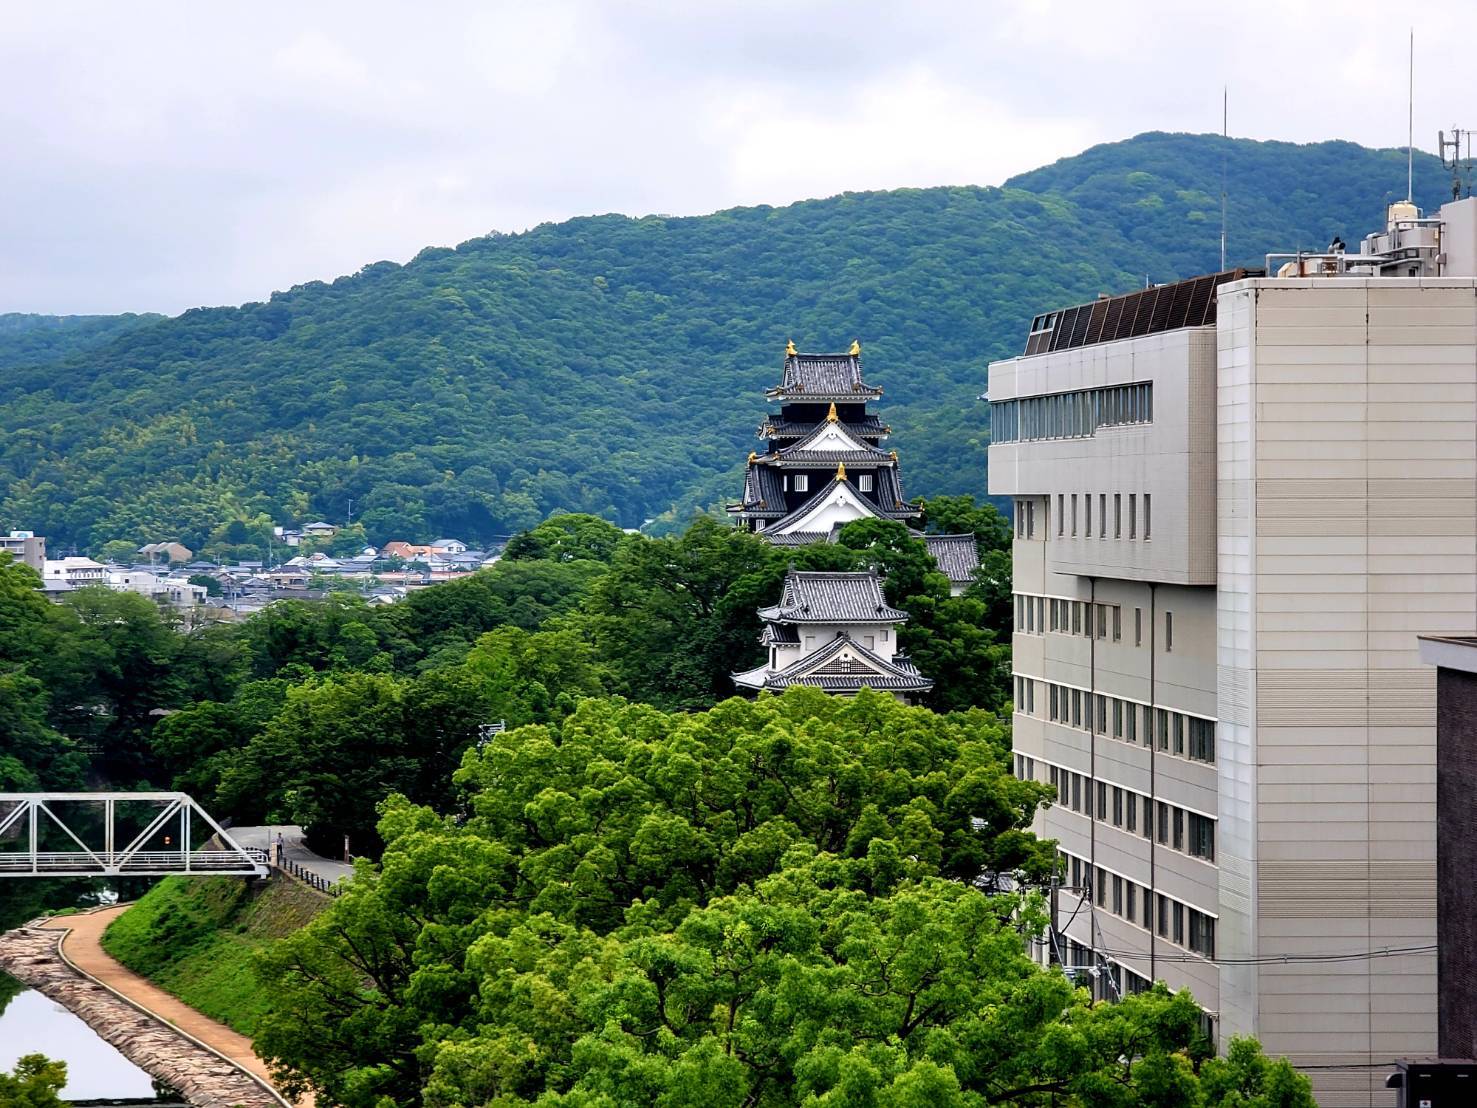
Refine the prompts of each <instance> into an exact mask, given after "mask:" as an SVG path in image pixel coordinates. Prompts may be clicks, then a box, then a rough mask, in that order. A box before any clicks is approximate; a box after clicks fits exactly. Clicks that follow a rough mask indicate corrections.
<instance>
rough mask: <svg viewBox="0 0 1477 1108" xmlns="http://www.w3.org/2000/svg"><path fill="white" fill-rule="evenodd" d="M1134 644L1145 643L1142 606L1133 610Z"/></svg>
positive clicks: (1141, 644) (1140, 644)
mask: <svg viewBox="0 0 1477 1108" xmlns="http://www.w3.org/2000/svg"><path fill="white" fill-rule="evenodd" d="M1133 645H1134V646H1143V645H1144V610H1143V609H1142V608H1135V609H1134V610H1133Z"/></svg>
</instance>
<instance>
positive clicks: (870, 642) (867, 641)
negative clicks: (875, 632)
mask: <svg viewBox="0 0 1477 1108" xmlns="http://www.w3.org/2000/svg"><path fill="white" fill-rule="evenodd" d="M862 645H863V646H865V647H866V648H867V649H868V650H874V649H876V647H877V641H876V639H874V638H873V637H872V636H871V635H863V636H862Z"/></svg>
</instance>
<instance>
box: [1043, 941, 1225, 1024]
mask: <svg viewBox="0 0 1477 1108" xmlns="http://www.w3.org/2000/svg"><path fill="white" fill-rule="evenodd" d="M1061 942H1062V950H1061V956H1062V957H1063V958H1064V959H1065V960H1066V965H1067V966H1068V967H1070V968H1071V969H1072V971H1073V973H1074V975H1075V976H1076V977H1077V979H1078V980H1077V984H1079V985H1086V986H1087V987H1088V988H1090V989H1092V995H1093V999H1094V1000H1117V999H1119V998H1121V997H1125V996H1135V995H1137V994H1138V993H1142V992H1147V991H1148V990H1149V987H1150V986H1151V985H1152V984H1153V982H1151V981H1150V980H1149V979H1148V978H1147V977H1144V976H1142V975H1140V974H1137V973H1134V972H1133V970H1131V969H1129V968H1128V967H1127V966H1121V965H1119V964H1118V963H1117V962H1115V961H1113V960H1112V959H1111V958H1105V959H1103V960H1102V961H1101V963H1100V962H1099V960H1098V956H1097V953H1096V952H1095V951H1094V950H1093V949H1092V948H1091V947H1090V946H1083V945H1082V944H1081V943H1079V942H1078V941H1077V940H1076V939H1071V938H1066V937H1063V938H1062V941H1061ZM1099 965H1101V967H1102V970H1103V973H1104V974H1105V975H1106V976H1107V977H1110V978H1112V981H1111V983H1109V982H1107V981H1104V980H1103V979H1102V977H1101V976H1098V977H1096V978H1095V977H1094V976H1093V975H1092V974H1090V973H1083V972H1082V971H1083V970H1084V969H1090V968H1096V967H1098V966H1099ZM1211 1041H1212V1042H1214V1041H1215V1040H1214V1038H1211Z"/></svg>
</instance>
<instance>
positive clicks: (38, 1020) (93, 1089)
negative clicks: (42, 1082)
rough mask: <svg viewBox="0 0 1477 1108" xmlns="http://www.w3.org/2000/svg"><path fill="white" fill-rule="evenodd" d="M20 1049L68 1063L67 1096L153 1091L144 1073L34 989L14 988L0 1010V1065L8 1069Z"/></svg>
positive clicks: (145, 1094)
mask: <svg viewBox="0 0 1477 1108" xmlns="http://www.w3.org/2000/svg"><path fill="white" fill-rule="evenodd" d="M3 995H4V994H3V993H0V996H3ZM0 1003H3V1002H0ZM24 1054H44V1055H46V1056H47V1057H48V1058H51V1059H54V1060H56V1061H60V1062H65V1063H66V1064H67V1087H66V1088H65V1089H63V1090H62V1096H63V1097H64V1098H66V1099H68V1100H89V1099H92V1098H103V1097H110V1098H124V1097H152V1096H153V1095H154V1083H153V1082H152V1081H151V1080H150V1078H149V1075H148V1074H147V1073H145V1072H144V1071H143V1070H141V1069H139V1068H138V1067H137V1066H135V1065H134V1064H133V1063H132V1062H130V1061H129V1060H128V1059H127V1058H125V1057H123V1055H121V1054H119V1053H118V1051H117V1050H115V1049H114V1048H113V1047H112V1046H110V1045H108V1044H107V1043H106V1042H104V1041H103V1040H102V1039H100V1038H99V1037H98V1036H97V1034H96V1032H94V1031H93V1030H92V1028H90V1027H88V1026H87V1024H85V1023H83V1022H82V1021H81V1020H80V1019H78V1018H77V1017H76V1016H74V1015H72V1013H71V1012H69V1011H67V1010H66V1009H65V1008H63V1007H62V1006H61V1005H60V1004H55V1003H53V1002H52V1001H50V1000H47V999H46V997H44V996H42V995H41V994H40V993H38V992H37V991H36V990H35V989H26V990H25V991H24V992H21V993H19V994H17V995H16V997H15V998H14V999H13V1000H11V1001H10V1003H9V1004H7V1005H5V1008H4V1011H0V1070H3V1071H5V1072H7V1073H8V1072H10V1070H12V1069H14V1068H15V1063H16V1060H17V1059H18V1058H20V1057H21V1056H22V1055H24Z"/></svg>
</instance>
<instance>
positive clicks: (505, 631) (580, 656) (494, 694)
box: [466, 627, 603, 727]
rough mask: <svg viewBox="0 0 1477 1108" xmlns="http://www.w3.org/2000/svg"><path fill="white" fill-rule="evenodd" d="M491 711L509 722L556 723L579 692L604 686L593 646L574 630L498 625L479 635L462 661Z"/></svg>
mask: <svg viewBox="0 0 1477 1108" xmlns="http://www.w3.org/2000/svg"><path fill="white" fill-rule="evenodd" d="M466 670H467V673H468V674H469V675H470V676H471V677H473V678H475V679H476V680H477V681H478V682H479V683H480V687H481V689H482V693H483V695H484V696H485V698H486V703H487V704H488V706H489V711H492V712H495V713H496V714H497V718H498V719H499V720H501V721H504V722H506V723H507V724H508V725H509V726H513V727H518V726H522V725H523V724H525V723H557V722H558V721H560V720H562V719H563V718H564V717H565V716H567V715H569V713H570V712H572V711H574V708H575V705H576V704H577V703H578V701H579V699H580V698H581V697H587V696H598V695H600V693H601V692H602V691H603V687H602V682H601V676H600V672H599V670H598V669H597V667H596V665H595V659H594V651H593V650H592V649H591V648H590V646H589V644H588V643H586V642H585V641H584V640H583V639H581V638H580V636H579V635H577V634H576V633H574V632H573V631H568V630H565V631H533V632H529V631H524V630H522V629H521V628H518V627H502V628H499V629H498V630H496V631H489V632H488V633H487V634H485V635H483V636H482V637H481V638H480V639H478V640H477V645H476V646H475V647H473V648H472V650H471V652H470V653H468V655H467V660H466Z"/></svg>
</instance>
